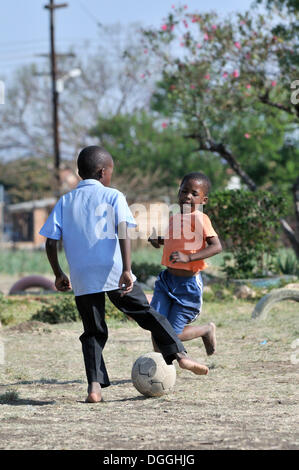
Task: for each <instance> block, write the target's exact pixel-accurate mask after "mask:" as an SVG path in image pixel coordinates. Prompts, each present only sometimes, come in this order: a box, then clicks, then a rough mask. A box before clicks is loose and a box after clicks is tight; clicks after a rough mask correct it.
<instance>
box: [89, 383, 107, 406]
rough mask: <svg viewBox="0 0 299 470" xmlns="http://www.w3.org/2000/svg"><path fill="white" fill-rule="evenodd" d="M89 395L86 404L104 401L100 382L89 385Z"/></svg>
mask: <svg viewBox="0 0 299 470" xmlns="http://www.w3.org/2000/svg"><path fill="white" fill-rule="evenodd" d="M87 393H88V395H87V398H86V400H85V402H86V403H98V402H100V401H103V399H102V393H101V386H100V384H99V383H98V382H91V384H90V385H88V389H87Z"/></svg>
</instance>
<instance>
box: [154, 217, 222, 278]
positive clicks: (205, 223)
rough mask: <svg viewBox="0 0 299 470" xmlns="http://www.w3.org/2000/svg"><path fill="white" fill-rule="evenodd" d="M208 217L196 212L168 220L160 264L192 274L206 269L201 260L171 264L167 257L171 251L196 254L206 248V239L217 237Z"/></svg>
mask: <svg viewBox="0 0 299 470" xmlns="http://www.w3.org/2000/svg"><path fill="white" fill-rule="evenodd" d="M217 236H218V235H217V233H216V232H215V230H214V229H213V227H212V223H211V221H210V219H209V217H208V216H207V215H206V214H204V213H203V212H200V211H198V210H196V211H194V212H191V213H190V214H175V215H173V216H172V217H171V218H170V219H169V227H168V231H167V233H166V234H165V237H164V249H163V255H162V261H161V263H162V264H163V265H164V266H169V267H170V268H174V269H186V270H188V271H193V272H194V273H196V272H198V271H202V270H203V269H205V268H206V267H207V264H206V263H205V261H204V260H203V259H200V260H197V261H191V262H190V263H172V262H171V261H170V260H169V256H170V255H171V253H172V252H173V251H181V252H182V253H186V254H191V253H197V252H198V251H200V250H202V249H203V248H205V247H206V238H207V237H217Z"/></svg>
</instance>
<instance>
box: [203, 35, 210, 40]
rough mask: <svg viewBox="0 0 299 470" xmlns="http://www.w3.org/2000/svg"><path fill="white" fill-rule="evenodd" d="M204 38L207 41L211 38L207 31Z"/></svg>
mask: <svg viewBox="0 0 299 470" xmlns="http://www.w3.org/2000/svg"><path fill="white" fill-rule="evenodd" d="M203 38H204V40H205V41H208V40H209V35H208V34H207V33H205V34H204V37H203Z"/></svg>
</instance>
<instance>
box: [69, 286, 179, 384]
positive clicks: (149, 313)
mask: <svg viewBox="0 0 299 470" xmlns="http://www.w3.org/2000/svg"><path fill="white" fill-rule="evenodd" d="M121 292H122V291H121V290H120V289H117V290H113V291H108V292H107V295H108V297H109V299H110V300H111V302H112V303H113V304H114V305H115V306H116V307H117V308H118V309H119V310H121V311H122V312H123V313H124V314H126V315H129V316H130V317H131V318H133V319H134V320H135V321H136V322H137V323H138V325H139V326H141V328H143V329H145V330H149V331H151V332H152V335H153V337H154V340H155V342H156V344H157V346H158V348H159V349H160V351H161V353H162V355H163V357H164V359H165V361H166V363H167V364H171V363H172V361H173V360H174V359H175V358H176V353H178V352H182V351H185V348H184V346H183V344H182V343H181V341H180V340H179V338H178V337H177V335H176V333H175V331H174V330H173V328H172V326H171V324H170V323H169V321H168V320H167V318H166V317H164V316H163V315H161V314H160V313H158V312H156V311H155V310H154V309H153V308H152V307H151V306H150V305H149V303H148V301H147V298H146V296H145V294H144V292H143V291H142V289H141V287H140V286H139V284H138V282H134V287H133V290H132V291H131V292H129V293H128V294H126V295H124V296H123V297H121ZM75 300H76V304H77V308H78V311H79V314H80V316H81V318H82V322H83V327H84V333H83V334H82V335H81V336H80V341H81V343H82V351H83V356H84V363H85V370H86V375H87V381H88V383H91V382H99V383H100V384H101V387H103V388H104V387H108V386H109V385H110V381H109V377H108V373H107V370H106V366H105V362H104V359H103V354H102V353H103V349H104V346H105V344H106V341H107V339H108V328H107V325H106V322H105V292H98V293H96V294H87V295H80V296H78V297H75Z"/></svg>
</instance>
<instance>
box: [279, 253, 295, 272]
mask: <svg viewBox="0 0 299 470" xmlns="http://www.w3.org/2000/svg"><path fill="white" fill-rule="evenodd" d="M275 263H276V269H277V271H278V272H279V273H282V274H294V275H299V262H298V259H297V258H296V255H295V253H294V252H284V253H279V254H278V255H277V256H276V261H275Z"/></svg>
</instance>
